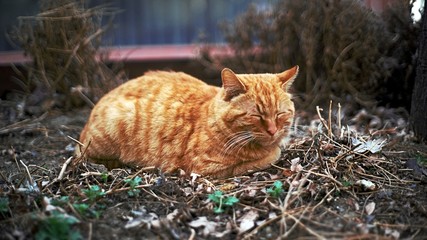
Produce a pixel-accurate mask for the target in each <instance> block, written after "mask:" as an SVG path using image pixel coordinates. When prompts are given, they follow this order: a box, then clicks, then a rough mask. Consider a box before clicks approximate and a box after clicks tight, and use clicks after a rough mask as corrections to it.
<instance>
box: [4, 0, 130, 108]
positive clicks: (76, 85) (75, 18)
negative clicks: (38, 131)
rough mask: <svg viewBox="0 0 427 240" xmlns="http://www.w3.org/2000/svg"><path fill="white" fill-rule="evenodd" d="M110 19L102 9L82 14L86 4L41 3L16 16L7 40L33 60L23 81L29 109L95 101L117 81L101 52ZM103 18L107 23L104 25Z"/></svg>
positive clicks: (46, 0) (51, 0) (69, 0)
mask: <svg viewBox="0 0 427 240" xmlns="http://www.w3.org/2000/svg"><path fill="white" fill-rule="evenodd" d="M114 14H115V10H113V9H108V8H106V7H105V6H104V7H95V8H90V9H86V8H85V1H73V0H60V1H55V0H43V1H41V3H40V13H38V14H37V15H35V16H21V17H19V25H18V26H17V27H16V28H15V30H14V32H13V33H12V34H11V36H12V39H14V40H15V41H16V42H17V44H18V45H19V46H20V47H21V48H22V49H23V50H24V52H25V54H26V55H28V56H30V57H31V60H32V61H31V63H29V64H27V65H26V66H25V69H26V71H27V74H28V75H27V77H26V79H23V80H22V82H23V85H25V87H26V88H27V90H28V93H30V92H31V94H30V95H29V96H28V98H27V101H26V104H27V106H29V107H31V106H35V105H45V106H44V109H42V110H46V109H48V108H50V107H52V106H53V105H54V104H56V105H59V106H60V107H65V108H71V107H74V106H76V105H79V104H80V105H81V103H82V101H81V100H82V98H83V100H85V101H86V102H88V103H90V102H94V101H97V99H98V98H99V97H100V96H102V95H103V94H104V93H105V92H107V91H108V90H110V89H111V88H112V87H114V86H116V85H117V83H118V82H120V81H121V79H122V78H123V76H122V75H121V73H120V71H119V69H110V68H109V67H107V66H106V64H105V63H104V61H103V58H104V57H105V56H106V54H107V53H106V52H105V53H101V51H100V46H101V37H102V35H103V34H104V32H105V31H107V29H108V28H109V27H111V22H112V20H113V17H114ZM105 17H108V21H109V23H108V24H106V25H105V26H103V25H102V24H103V23H102V19H103V18H105ZM103 54H104V55H103ZM103 56H104V57H103ZM33 89H35V90H33ZM76 94H77V96H79V97H76ZM81 97H82V98H81ZM30 112H31V111H30Z"/></svg>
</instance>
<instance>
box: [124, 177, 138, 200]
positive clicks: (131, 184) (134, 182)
mask: <svg viewBox="0 0 427 240" xmlns="http://www.w3.org/2000/svg"><path fill="white" fill-rule="evenodd" d="M141 181H142V178H141V177H140V176H136V177H135V178H133V179H125V183H127V184H128V185H129V188H130V190H129V191H128V195H129V196H131V197H134V196H138V195H139V193H140V192H141V190H139V189H137V188H136V187H137V186H138V185H139V184H140V183H141Z"/></svg>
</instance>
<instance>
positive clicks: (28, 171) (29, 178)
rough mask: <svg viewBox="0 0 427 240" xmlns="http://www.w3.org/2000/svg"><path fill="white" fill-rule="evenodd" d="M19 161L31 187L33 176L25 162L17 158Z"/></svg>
mask: <svg viewBox="0 0 427 240" xmlns="http://www.w3.org/2000/svg"><path fill="white" fill-rule="evenodd" d="M19 162H21V164H22V165H23V166H24V168H25V171H26V173H27V176H28V181H30V184H31V187H33V186H34V181H33V178H32V177H31V174H30V170H28V167H27V165H25V163H24V162H23V161H22V160H19Z"/></svg>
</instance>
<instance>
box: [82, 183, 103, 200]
mask: <svg viewBox="0 0 427 240" xmlns="http://www.w3.org/2000/svg"><path fill="white" fill-rule="evenodd" d="M83 193H84V194H85V195H86V197H87V198H88V199H89V202H91V203H94V202H95V201H96V200H98V199H99V198H101V197H103V196H104V195H105V192H104V190H103V189H102V188H100V187H99V186H98V185H92V186H89V189H83Z"/></svg>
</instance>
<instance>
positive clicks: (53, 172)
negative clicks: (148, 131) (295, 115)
mask: <svg viewBox="0 0 427 240" xmlns="http://www.w3.org/2000/svg"><path fill="white" fill-rule="evenodd" d="M88 114H89V110H87V109H81V110H75V111H72V112H67V113H63V112H60V111H50V112H49V113H45V114H44V115H42V116H40V117H38V118H25V117H24V118H21V120H20V121H18V120H16V118H15V117H12V116H13V114H10V112H8V111H6V110H5V111H3V115H1V117H2V118H1V120H2V122H0V174H1V175H0V198H1V201H2V202H5V201H6V202H7V204H6V205H1V204H0V232H1V234H0V239H32V238H39V239H49V237H50V238H57V239H72V238H73V237H75V239H79V237H78V235H73V234H76V233H77V234H79V235H80V237H82V238H84V239H116V238H117V239H141V238H143V239H216V238H223V239H243V238H247V239H251V238H253V239H276V238H279V237H283V238H289V239H296V238H299V239H322V238H325V239H330V238H338V239H343V238H345V239H427V205H426V203H427V184H426V177H427V171H426V168H425V165H426V159H427V147H426V145H423V144H417V143H415V142H413V141H409V140H406V141H403V139H404V138H405V136H399V137H396V136H394V137H389V140H388V145H387V146H385V147H384V148H383V149H382V151H380V152H378V153H370V152H365V153H360V154H356V153H354V150H355V147H356V146H352V144H351V143H350V142H349V141H348V139H347V140H345V138H341V139H339V138H332V137H331V135H329V133H327V132H325V133H323V132H319V133H317V134H312V135H309V134H308V135H307V134H306V135H304V136H295V137H293V139H292V141H291V143H290V145H289V148H288V149H286V150H285V151H284V153H283V157H282V158H281V160H280V161H279V162H278V163H277V164H275V165H274V166H272V167H271V168H269V169H267V170H265V171H263V172H257V173H253V174H250V175H247V176H240V177H235V178H230V179H222V180H215V179H210V178H204V177H198V176H195V175H191V176H188V175H181V174H180V173H176V174H163V173H161V172H160V171H159V170H157V169H153V168H145V169H136V168H135V169H133V168H124V169H114V170H111V171H109V170H107V169H106V168H105V167H103V166H102V165H96V164H92V163H85V162H79V161H78V160H79V159H75V158H71V159H70V161H71V162H70V163H69V164H68V165H67V164H65V162H66V160H67V159H69V158H70V157H71V156H72V155H73V151H74V149H73V147H74V146H75V142H74V141H73V140H72V139H71V138H70V137H72V138H76V139H77V138H78V135H79V132H80V131H81V129H82V127H83V125H84V123H85V121H86V118H87V116H88ZM13 122H14V123H13ZM371 133H372V132H371ZM394 135H398V134H396V133H394ZM381 136H385V133H384V134H383V135H381ZM371 138H373V137H372V136H371V135H369V137H367V138H366V139H371ZM298 158H299V159H300V160H299V162H297V159H298ZM291 160H294V161H291ZM415 160H417V161H415ZM63 167H66V168H64V169H65V171H64V172H63V174H62V175H61V173H60V172H61V169H62V168H63ZM59 176H61V177H59ZM136 177H139V178H140V179H141V180H140V181H139V182H138V184H137V186H135V188H132V187H131V186H130V183H129V180H126V179H134V180H135V178H136ZM360 180H365V181H366V182H367V183H371V184H373V185H374V186H373V187H372V188H370V187H369V185H366V184H364V183H362V182H361V181H360ZM277 181H280V182H281V183H282V184H283V189H279V190H277V195H274V194H273V193H271V191H270V190H268V189H272V190H274V187H273V184H274V183H275V182H277ZM366 182H365V183H366ZM93 186H98V187H100V188H101V189H103V191H104V192H103V193H102V194H100V195H99V196H98V197H97V198H91V197H90V196H89V194H88V192H87V190H88V189H90V188H91V187H93ZM138 190H139V192H138ZM215 190H221V192H222V193H223V194H224V197H223V198H222V199H223V201H224V202H225V201H228V199H230V197H231V196H234V197H236V198H237V199H238V200H239V202H238V203H235V204H233V205H232V206H223V205H222V206H221V209H222V210H223V212H222V213H215V212H214V210H215V209H216V207H218V205H219V203H215V202H214V201H213V200H209V194H212V193H213V192H214V191H215ZM98 193H99V192H98ZM64 197H68V198H64ZM78 204H83V205H86V207H87V208H86V209H85V210H79V209H78V206H81V205H78ZM2 206H3V207H2ZM58 215H59V216H62V217H63V218H56V220H57V221H56V222H54V221H50V220H52V219H54V217H55V216H58ZM58 219H60V220H58ZM64 219H65V220H64ZM67 219H68V220H70V219H74V220H78V222H73V221H72V220H70V223H69V224H67V223H65V224H64V222H67ZM58 222H59V223H58ZM46 223H48V224H47V225H46ZM61 224H62V225H61ZM46 226H48V227H46ZM61 226H65V227H64V229H65V230H64V229H62V230H61ZM69 230H71V231H69Z"/></svg>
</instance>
